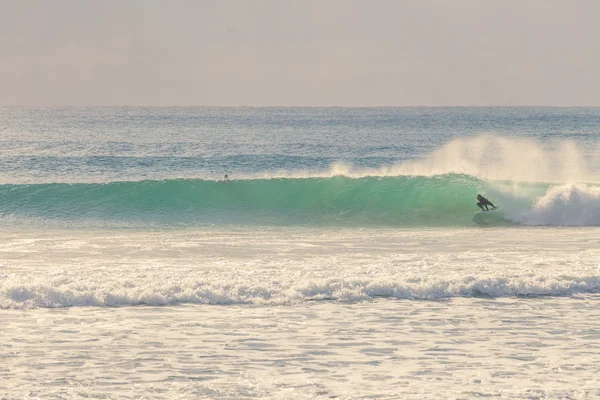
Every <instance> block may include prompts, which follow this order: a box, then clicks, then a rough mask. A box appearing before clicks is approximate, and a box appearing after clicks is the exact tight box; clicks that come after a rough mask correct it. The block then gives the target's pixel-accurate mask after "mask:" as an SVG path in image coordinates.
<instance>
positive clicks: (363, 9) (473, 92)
mask: <svg viewBox="0 0 600 400" xmlns="http://www.w3.org/2000/svg"><path fill="white" fill-rule="evenodd" d="M598 16H600V1H597V0H518V1H517V0H502V1H499V0H494V1H492V0H364V1H352V0H171V1H167V0H126V1H124V0H88V1H82V0H53V1H48V0H19V1H14V0H0V106H100V105H105V106H120V105H156V106H191V105H198V106H420V105H424V106H493V105H506V106H527V105H546V106H600V73H599V71H600V40H599V38H600V24H599V23H598Z"/></svg>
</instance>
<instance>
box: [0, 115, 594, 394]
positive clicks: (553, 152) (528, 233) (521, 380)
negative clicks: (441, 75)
mask: <svg viewBox="0 0 600 400" xmlns="http://www.w3.org/2000/svg"><path fill="white" fill-rule="evenodd" d="M599 133H600V109H599V108H424V107H416V108H364V109H361V108H135V107H125V108H51V109H32V108H2V109H0V149H1V152H0V224H2V230H1V232H0V236H1V237H0V239H1V240H0V264H1V265H0V337H1V339H0V360H2V363H0V398H3V399H20V398H25V397H28V398H65V399H67V398H90V397H92V398H115V399H117V398H119V399H120V398H131V399H141V398H144V399H151V398H154V399H164V398H178V399H180V398H183V399H188V398H189V399H194V398H222V399H225V398H272V399H281V398H298V399H301V398H340V399H358V398H386V399H387V398H402V399H404V398H414V399H422V398H432V399H433V398H435V399H439V398H478V397H482V396H487V397H489V396H493V397H501V398H590V397H595V396H598V395H600V389H599V388H600V382H599V381H598V378H597V376H598V372H600V367H598V365H600V348H599V346H600V345H598V339H600V324H599V323H598V322H597V312H598V305H599V304H600V303H597V301H599V300H600V229H599V228H598V226H600V140H599V137H598V134H599ZM225 174H227V175H228V178H227V179H225V178H224V176H225ZM478 193H481V194H483V195H484V196H485V197H487V198H488V199H490V200H491V201H492V202H493V203H494V204H495V205H497V206H500V209H499V210H497V211H494V212H493V213H489V214H474V212H475V211H478V208H477V206H476V203H477V200H476V199H475V197H476V195H477V194H478Z"/></svg>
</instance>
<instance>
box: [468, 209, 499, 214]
mask: <svg viewBox="0 0 600 400" xmlns="http://www.w3.org/2000/svg"><path fill="white" fill-rule="evenodd" d="M499 208H500V207H496V208H490V209H489V210H487V211H486V210H480V211H475V212H474V213H473V214H487V213H489V212H493V211H497V210H498V209H499Z"/></svg>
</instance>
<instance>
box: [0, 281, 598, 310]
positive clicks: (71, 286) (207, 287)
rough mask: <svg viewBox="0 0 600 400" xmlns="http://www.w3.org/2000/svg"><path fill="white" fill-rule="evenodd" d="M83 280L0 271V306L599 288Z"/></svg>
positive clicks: (591, 290)
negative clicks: (42, 278)
mask: <svg viewBox="0 0 600 400" xmlns="http://www.w3.org/2000/svg"><path fill="white" fill-rule="evenodd" d="M164 278H165V277H162V279H159V280H156V281H149V280H140V281H137V280H136V281H135V283H133V282H131V281H126V282H107V281H106V280H105V281H103V282H86V281H85V279H76V280H74V281H70V280H69V279H67V278H62V279H60V278H56V279H54V281H53V282H41V283H36V282H35V279H34V282H32V280H31V279H27V280H25V278H23V279H18V278H13V277H4V280H3V279H2V276H0V309H21V308H56V307H73V306H131V305H154V306H161V305H173V304H186V303H192V304H209V305H229V304H252V305H286V304H296V303H302V302H307V301H319V300H328V301H368V300H372V299H375V298H392V299H411V300H442V299H449V298H456V297H489V298H498V297H514V296H570V295H576V294H597V293H600V277H598V276H556V277H548V276H523V277H504V276H496V277H488V278H476V277H473V276H466V277H461V278H455V279H443V278H433V277H432V278H427V279H425V278H420V279H416V278H413V279H404V280H393V279H370V278H363V277H360V278H359V277H357V278H356V279H350V278H346V279H322V280H307V281H304V282H294V283H291V282H287V283H281V282H263V283H260V282H258V283H249V282H242V281H228V282H215V281H198V280H194V279H193V278H188V279H186V280H184V281H176V280H172V281H169V279H168V278H167V279H164Z"/></svg>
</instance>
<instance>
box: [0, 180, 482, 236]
mask: <svg viewBox="0 0 600 400" xmlns="http://www.w3.org/2000/svg"><path fill="white" fill-rule="evenodd" d="M485 187H486V184H485V182H483V181H480V180H478V179H476V178H474V177H471V176H467V175H440V176H433V177H422V176H419V177H411V176H398V177H363V178H348V177H343V176H336V177H329V178H281V179H248V180H233V181H228V182H223V181H209V180H194V179H192V180H188V179H175V180H162V181H138V182H111V183H104V184H97V183H93V184H92V183H78V184H64V183H54V184H32V185H0V212H1V213H2V215H3V216H5V217H6V216H11V217H13V218H16V219H20V218H23V219H27V218H35V219H36V220H39V219H43V220H46V221H70V222H76V221H87V222H90V221H97V222H100V221H101V222H109V223H116V224H118V223H119V222H122V223H124V224H127V223H141V224H143V223H148V224H174V225H180V224H184V225H186V224H236V225H237V224H242V225H244V224H250V225H255V224H259V225H315V224H316V225H333V226H336V225H337V226H340V225H341V226H371V225H384V226H421V225H422V226H452V225H458V226H472V225H473V220H472V217H473V212H474V211H477V210H478V208H477V206H476V202H477V201H476V200H475V197H476V195H477V193H479V192H483V193H484V194H485ZM491 200H492V201H493V198H491Z"/></svg>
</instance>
